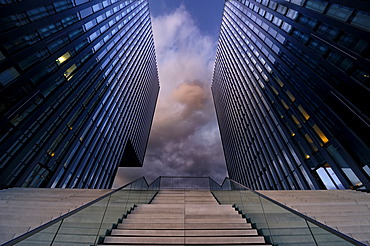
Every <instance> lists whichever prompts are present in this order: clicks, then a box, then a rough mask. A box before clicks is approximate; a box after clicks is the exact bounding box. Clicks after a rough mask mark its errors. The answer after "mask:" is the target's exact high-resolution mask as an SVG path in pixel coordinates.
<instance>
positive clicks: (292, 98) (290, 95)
mask: <svg viewBox="0 0 370 246" xmlns="http://www.w3.org/2000/svg"><path fill="white" fill-rule="evenodd" d="M285 93H286V94H287V96H288V97H289V99H290V100H291V101H292V102H294V101H295V97H294V96H293V95H292V93H290V91H288V90H287V91H286V92H285Z"/></svg>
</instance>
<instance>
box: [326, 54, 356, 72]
mask: <svg viewBox="0 0 370 246" xmlns="http://www.w3.org/2000/svg"><path fill="white" fill-rule="evenodd" d="M327 59H328V61H330V62H331V63H333V64H335V65H337V66H338V67H339V68H340V69H342V70H343V71H347V70H348V69H350V68H352V66H353V62H352V61H351V60H349V59H348V58H346V57H344V56H342V55H340V54H339V53H337V52H334V51H331V52H330V53H329V55H328V58H327Z"/></svg>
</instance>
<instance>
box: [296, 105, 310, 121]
mask: <svg viewBox="0 0 370 246" xmlns="http://www.w3.org/2000/svg"><path fill="white" fill-rule="evenodd" d="M298 109H299V111H301V113H302V115H303V117H304V118H305V119H306V120H308V119H309V118H310V116H309V115H308V114H307V112H306V110H304V108H303V107H302V106H301V105H299V106H298Z"/></svg>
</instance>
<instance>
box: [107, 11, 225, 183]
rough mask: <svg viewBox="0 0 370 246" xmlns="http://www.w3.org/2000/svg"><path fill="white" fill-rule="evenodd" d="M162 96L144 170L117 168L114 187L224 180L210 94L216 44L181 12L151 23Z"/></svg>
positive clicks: (223, 165)
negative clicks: (179, 179) (178, 179)
mask: <svg viewBox="0 0 370 246" xmlns="http://www.w3.org/2000/svg"><path fill="white" fill-rule="evenodd" d="M152 25H153V32H154V41H155V48H156V54H157V62H158V70H159V78H160V84H161V91H160V94H159V98H158V103H157V107H156V112H155V115H154V119H153V126H152V130H151V133H150V137H149V143H148V148H147V153H146V156H145V160H144V166H143V168H120V170H119V173H118V175H117V178H116V181H115V184H114V186H116V187H117V186H118V185H120V184H123V183H124V182H128V181H130V180H133V179H134V178H136V177H139V176H143V175H144V176H146V177H147V178H148V179H149V180H153V179H154V178H156V177H158V176H165V175H171V176H210V177H213V178H215V179H216V180H217V181H218V182H221V181H222V180H223V178H224V177H225V176H226V175H227V173H226V166H225V161H224V157H223V151H222V147H221V140H220V135H219V131H218V125H217V122H216V115H215V111H214V105H213V101H212V95H211V91H210V86H211V81H212V70H213V65H214V59H215V51H216V45H217V40H214V39H212V38H211V37H210V36H207V35H203V34H202V33H201V32H200V31H199V29H198V28H197V26H196V25H195V23H194V21H193V20H192V17H191V16H190V15H189V13H188V12H187V11H186V9H185V7H184V6H180V7H179V8H178V9H176V10H175V11H174V12H173V13H170V14H167V15H163V16H158V17H156V18H153V19H152Z"/></svg>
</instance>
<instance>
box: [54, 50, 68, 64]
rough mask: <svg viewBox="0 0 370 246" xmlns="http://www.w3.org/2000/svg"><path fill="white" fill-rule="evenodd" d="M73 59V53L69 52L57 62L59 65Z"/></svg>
mask: <svg viewBox="0 0 370 246" xmlns="http://www.w3.org/2000/svg"><path fill="white" fill-rule="evenodd" d="M70 57H71V53H69V52H67V53H65V54H64V55H62V56H61V57H59V58H58V59H57V60H56V62H57V64H58V65H60V64H62V63H63V62H65V61H66V60H68V59H69V58H70Z"/></svg>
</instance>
